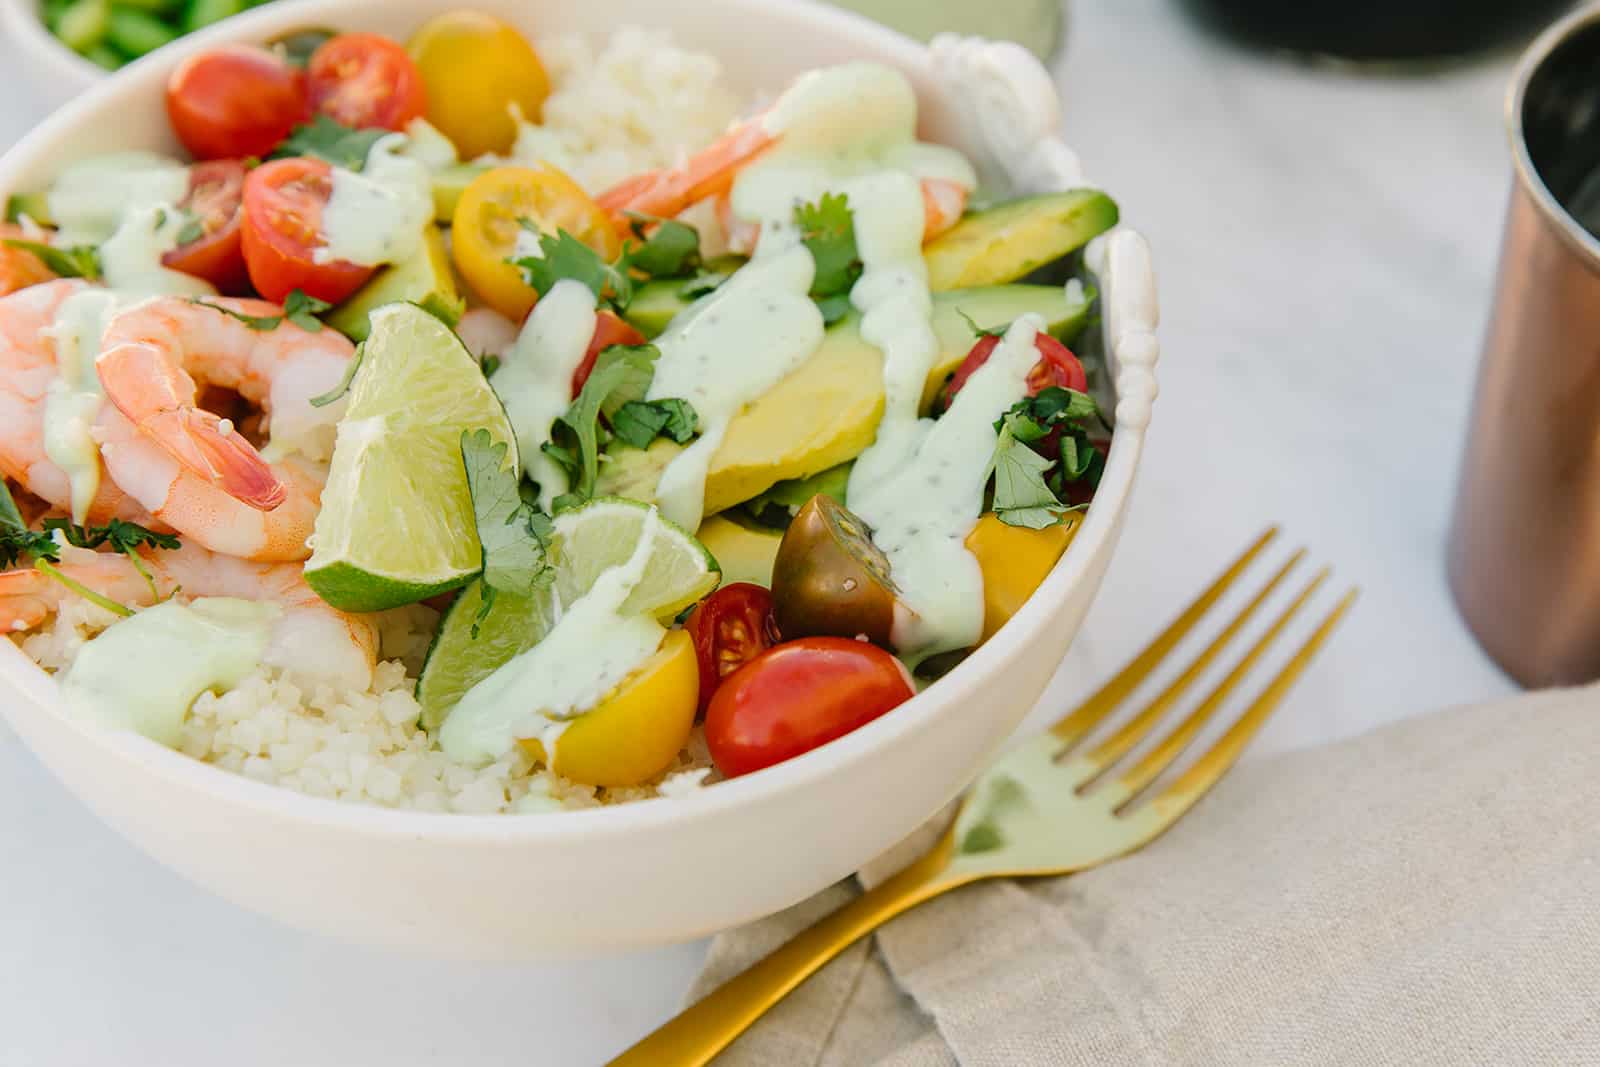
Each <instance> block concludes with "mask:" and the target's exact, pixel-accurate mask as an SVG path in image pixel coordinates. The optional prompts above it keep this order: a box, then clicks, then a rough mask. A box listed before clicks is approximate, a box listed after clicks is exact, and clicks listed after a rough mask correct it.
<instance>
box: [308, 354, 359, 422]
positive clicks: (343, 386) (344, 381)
mask: <svg viewBox="0 0 1600 1067" xmlns="http://www.w3.org/2000/svg"><path fill="white" fill-rule="evenodd" d="M366 354H367V348H366V344H365V343H362V344H359V345H356V351H355V355H353V356H351V357H350V362H349V363H346V364H345V367H344V377H343V378H340V379H339V384H338V385H336V386H334V387H333V388H332V389H329V390H328V391H327V392H326V393H323V394H322V395H321V396H314V397H312V398H311V400H310V404H311V406H312V407H314V408H325V407H327V406H328V405H329V404H332V403H334V402H335V401H337V400H340V399H342V398H343V397H344V395H345V394H346V393H348V392H349V391H350V386H351V383H353V382H354V381H355V380H356V372H357V371H358V370H360V369H361V361H362V359H364V358H365V357H366Z"/></svg>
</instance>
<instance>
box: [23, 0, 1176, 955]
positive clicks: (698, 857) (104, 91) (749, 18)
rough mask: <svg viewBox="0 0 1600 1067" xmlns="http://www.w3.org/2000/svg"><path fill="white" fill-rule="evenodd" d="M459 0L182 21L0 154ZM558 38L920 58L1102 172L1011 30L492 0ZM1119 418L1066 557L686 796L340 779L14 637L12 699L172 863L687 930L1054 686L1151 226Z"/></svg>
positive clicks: (961, 122)
mask: <svg viewBox="0 0 1600 1067" xmlns="http://www.w3.org/2000/svg"><path fill="white" fill-rule="evenodd" d="M458 2H459V0H303V2H298V3H284V4H274V5H271V6H269V7H266V8H263V9H260V10H258V11H257V12H255V13H252V14H250V15H246V16H243V17H240V18H236V19H230V20H228V21H227V22H225V23H223V24H221V25H219V26H216V27H214V28H212V29H210V30H208V31H206V32H204V33H201V34H197V35H195V36H194V37H193V38H192V39H185V40H184V41H183V42H181V43H180V44H178V45H177V46H175V47H173V48H171V49H169V50H167V51H166V52H165V53H164V54H161V55H158V56H154V57H152V58H151V59H149V60H147V61H146V62H143V63H141V64H140V65H138V66H136V67H134V68H131V69H129V70H127V71H125V72H123V73H121V74H119V75H117V76H116V77H114V78H112V79H109V80H108V81H107V82H106V83H104V84H102V85H100V86H98V87H97V88H94V89H92V90H91V91H89V92H88V93H86V94H84V95H83V96H81V97H80V98H78V99H77V100H76V101H74V102H73V103H71V104H69V105H68V106H67V107H66V108H65V109H64V110H62V111H61V112H59V113H58V114H57V115H55V116H54V117H53V118H52V119H51V120H49V121H48V122H47V123H45V124H44V125H43V126H41V127H40V128H39V129H38V130H36V131H35V132H34V133H32V134H31V135H30V136H29V137H28V138H27V139H26V140H24V141H23V142H22V143H21V144H19V145H17V146H16V147H15V148H14V149H13V150H12V151H11V152H10V153H8V154H7V155H6V156H5V157H4V159H3V160H0V193H6V192H10V191H13V190H18V189H30V188H34V187H37V186H40V185H43V184H44V183H46V182H47V181H48V180H49V179H50V177H51V175H52V174H54V173H55V172H56V171H57V170H58V169H59V168H60V167H61V166H62V165H64V164H65V163H67V162H69V161H70V160H72V159H74V158H77V157H81V156H85V155H89V154H91V153H97V152H105V151H108V150H111V149H117V148H129V147H135V146H139V147H148V148H156V149H171V148H174V147H175V146H174V145H173V144H172V140H171V135H170V134H169V133H168V130H167V122H166V116H165V113H164V111H163V108H162V93H161V87H162V83H163V80H164V78H165V77H166V75H167V72H168V71H169V70H170V69H171V68H172V67H173V66H174V65H175V64H177V62H178V61H179V60H180V59H182V58H183V57H184V56H186V55H187V54H189V53H191V52H194V51H197V50H199V49H203V48H206V47H208V46H210V45H213V44H216V43H218V42H220V41H225V40H260V39H265V38H268V37H271V36H274V35H277V34H279V33H282V32H284V31H286V30H289V29H292V28H294V27H297V26H300V25H306V24H310V25H326V26H334V27H340V28H345V29H363V30H378V31H384V32H387V33H390V34H393V35H395V36H397V37H400V38H404V37H405V36H406V35H407V34H409V33H410V31H411V30H412V29H413V28H415V27H416V26H417V25H418V24H419V23H420V22H421V21H422V20H423V19H424V18H425V17H426V16H428V15H430V14H433V13H435V12H438V11H441V10H445V9H448V8H451V7H454V6H457V4H458ZM475 6H477V7H480V8H484V9H487V10H490V11H493V12H496V13H498V14H499V15H501V16H503V17H505V18H507V19H509V20H510V21H512V22H513V23H515V24H517V25H519V26H520V27H521V28H522V29H523V30H525V31H526V32H528V33H529V34H530V35H531V36H533V37H534V38H535V39H537V38H538V37H540V36H546V35H551V34H556V33H564V32H571V31H587V32H592V33H605V32H607V31H608V30H610V29H611V28H613V27H615V26H617V25H620V24H624V23H639V24H645V25H664V26H667V27H670V28H671V29H672V30H673V31H674V32H675V34H676V38H677V40H678V41H679V42H680V43H683V44H686V45H691V46H693V47H696V48H699V49H704V50H707V51H710V52H712V53H714V54H716V55H718V56H720V57H721V58H722V61H723V63H724V64H725V67H726V74H727V77H728V79H729V80H730V82H731V83H732V84H733V85H734V86H735V87H736V88H739V89H742V90H749V91H752V92H754V91H757V90H767V91H771V90H774V89H777V88H779V87H781V86H782V85H783V84H784V83H785V82H786V81H787V79H789V78H790V77H791V76H793V75H795V74H798V73H800V72H801V71H803V70H806V69H809V68H812V67H815V66H818V65H821V64H827V63H835V62H838V61H841V60H845V59H852V58H861V57H870V58H873V59H876V60H880V61H883V62H887V63H891V64H893V65H895V66H896V67H899V68H900V69H902V70H904V71H905V72H906V73H907V74H908V75H909V76H910V77H911V79H912V81H913V82H914V84H915V85H916V88H917V91H918V93H919V95H920V98H921V103H922V115H923V133H924V135H925V136H928V137H931V138H933V139H935V140H938V141H943V142H946V143H949V144H952V145H955V146H957V147H959V148H961V149H963V150H965V151H966V152H967V153H968V154H969V155H971V156H972V157H974V158H975V159H976V160H977V161H978V162H979V164H980V169H981V170H982V172H983V173H984V175H985V178H986V179H987V180H989V181H991V182H994V183H996V184H997V185H1006V186H1010V187H1012V188H1014V189H1017V190H1019V191H1042V190H1045V189H1059V188H1065V187H1070V186H1073V185H1077V184H1082V178H1081V176H1080V175H1079V174H1078V173H1077V161H1076V159H1075V157H1074V156H1073V155H1072V153H1071V152H1070V151H1069V150H1068V149H1067V148H1066V146H1065V145H1064V144H1062V143H1061V141H1060V140H1059V139H1058V125H1059V110H1058V104H1057V100H1056V97H1055V92H1054V88H1053V86H1052V83H1051V81H1050V79H1049V78H1048V76H1047V75H1046V74H1045V72H1044V71H1043V69H1042V68H1040V67H1039V66H1038V64H1037V63H1036V61H1035V60H1034V59H1033V58H1032V57H1031V56H1030V55H1029V54H1028V53H1026V52H1025V51H1023V50H1022V49H1020V48H1018V47H1016V46H1014V45H989V44H984V43H982V42H979V41H976V40H972V39H951V38H946V39H943V40H940V41H938V42H936V43H935V44H934V45H933V47H932V48H931V49H930V48H924V47H923V46H921V45H918V44H915V43H913V42H912V41H910V40H908V39H906V38H903V37H900V36H898V35H896V34H894V33H892V32H890V31H888V30H884V29H882V28H880V27H878V26H876V25H874V24H872V23H869V22H867V21H865V20H862V19H859V18H856V17H853V16H850V15H846V14H842V13H840V12H838V11H835V10H833V9H828V8H823V7H820V6H813V5H810V4H800V3H785V4H776V3H763V2H761V0H697V2H696V3H694V4H663V3H660V2H658V0H594V2H593V3H586V4H574V3H570V2H568V0H475ZM1091 258H1092V260H1093V261H1094V262H1095V263H1096V264H1097V271H1098V274H1099V278H1098V280H1099V282H1100V288H1101V292H1102V295H1103V298H1104V300H1105V304H1106V308H1105V314H1104V330H1105V341H1106V347H1107V349H1108V351H1109V355H1110V362H1111V366H1112V370H1113V373H1112V377H1113V379H1114V384H1115V389H1116V393H1117V404H1116V419H1117V431H1116V435H1115V438H1114V443H1113V445H1112V448H1111V454H1110V457H1109V459H1108V462H1107V466H1106V471H1105V477H1104V480H1103V481H1102V482H1101V485H1100V491H1099V495H1098V496H1097V498H1096V500H1095V503H1094V506H1093V507H1092V508H1091V509H1090V511H1089V513H1088V517H1087V519H1086V521H1085V523H1084V526H1083V528H1082V530H1081V531H1080V532H1079V534H1078V537H1077V539H1076V541H1075V542H1074V543H1073V545H1072V547H1071V549H1070V550H1069V551H1068V552H1067V553H1066V555H1065V556H1064V557H1063V558H1062V560H1061V562H1060V564H1058V565H1057V566H1056V568H1055V569H1054V571H1053V572H1052V573H1051V574H1050V576H1049V577H1048V578H1047V579H1046V581H1045V583H1044V584H1043V585H1042V586H1041V587H1040V589H1039V591H1038V592H1037V593H1036V594H1035V595H1034V596H1033V598H1032V599H1031V600H1029V601H1028V603H1027V605H1026V606H1025V607H1024V608H1023V609H1022V611H1021V612H1020V613H1019V614H1018V615H1017V617H1016V618H1015V619H1014V620H1012V622H1011V623H1009V624H1008V625H1007V626H1006V627H1005V628H1004V629H1003V630H1002V631H1001V632H1000V633H999V634H998V635H997V636H996V637H995V638H994V639H993V640H991V641H989V642H988V643H987V644H986V645H984V646H983V647H981V648H980V649H978V650H977V651H976V652H975V653H974V654H973V655H972V656H970V657H969V658H968V659H967V660H966V661H965V662H964V663H962V664H961V665H959V666H958V667H956V668H955V669H954V670H953V671H951V672H950V673H949V674H948V675H947V676H946V677H945V678H943V679H942V680H941V681H939V682H938V683H937V684H936V685H934V686H932V687H931V688H930V689H928V690H927V691H926V692H924V693H922V694H921V695H919V696H917V697H916V698H915V699H913V700H911V701H909V702H907V703H906V704H904V705H902V706H901V707H900V708H898V709H896V710H895V711H894V712H893V713H891V714H889V715H886V716H883V717H882V718H880V719H878V720H876V721H875V722H872V723H870V724H868V725H867V726H865V727H863V728H861V729H860V730H857V731H856V732H855V733H852V734H850V735H849V736H847V737H844V738H841V739H840V740H838V741H835V742H833V743H832V744H829V745H827V746H825V747H823V748H822V749H820V750H818V751H815V752H812V753H810V754H808V755H806V756H803V757H801V758H799V759H795V760H791V761H789V762H788V763H784V764H781V765H779V766H777V767H774V768H770V769H768V770H765V771H762V772H760V773H757V774H752V775H749V776H747V777H744V778H740V779H737V780H734V781H731V782H726V783H723V784H719V785H716V786H713V787H711V788H708V789H704V790H701V791H699V792H697V793H694V794H692V795H689V796H686V797H679V798H673V799H664V800H652V801H645V802H642V803H636V804H629V805H623V806H619V807H614V808H606V809H595V810H586V811H577V812H565V813H557V814H550V815H531V816H464V815H431V814H413V813H404V812H395V811H389V810H384V809H379V808H374V807H365V806H358V805H349V804H340V803H336V802H333V801H327V800H319V799H314V798H311V797H307V796H302V795H300V794H297V793H294V792H291V791H289V790H286V789H278V788H274V787H271V786H267V785H262V784H259V783H257V782H253V781H250V780H248V779H245V778H242V777H237V776H235V775H231V774H228V773H226V772H224V771H221V770H218V769H216V768H214V767H210V766H207V765H205V764H202V763H198V762H195V761H193V760H191V759H188V758H187V757H185V756H182V755H179V754H178V753H176V752H173V751H171V750H169V749H166V748H163V747H162V746H160V745H157V744H155V743H153V742H151V741H147V740H145V739H144V738H142V737H139V736H136V735H133V734H127V733H112V732H104V731H101V730H98V729H94V728H91V727H88V726H85V725H81V724H79V723H78V722H75V721H74V720H72V719H70V718H68V717H67V715H66V714H65V713H64V712H63V708H62V704H61V701H60V699H59V697H58V695H57V691H56V687H55V685H54V683H53V682H52V681H51V680H50V679H49V678H48V677H47V676H46V675H45V674H44V673H43V672H42V671H40V670H39V669H38V668H36V667H35V666H34V665H33V664H32V663H31V662H30V661H28V660H27V659H26V657H24V656H23V655H22V654H21V653H20V652H19V651H18V650H17V649H16V648H15V647H14V646H13V645H11V644H10V643H9V642H6V641H0V704H3V710H4V713H5V715H6V718H7V719H8V720H9V721H10V723H11V725H12V726H13V727H14V728H15V729H16V731H17V733H18V734H19V735H21V737H22V738H23V739H24V740H25V741H26V742H27V744H28V745H29V746H30V747H31V748H32V749H33V751H34V752H35V753H36V754H37V755H38V756H39V758H40V759H41V760H43V761H44V762H45V763H46V764H47V765H48V766H49V767H50V768H51V769H52V770H53V771H54V772H55V774H56V775H57V776H58V777H59V778H60V779H61V781H62V782H63V783H65V784H66V786H67V787H68V788H69V789H71V790H72V791H73V792H74V793H75V794H77V795H78V796H79V797H80V798H81V799H82V800H83V801H84V802H85V803H87V804H88V805H89V806H90V807H91V808H92V809H94V811H96V812H97V813H98V814H99V815H100V816H101V817H102V818H104V819H105V820H106V821H107V822H109V823H110V824H111V825H113V826H115V827H116V828H117V829H118V830H120V831H121V832H122V833H123V834H125V835H126V836H127V837H128V838H129V839H130V840H132V841H133V842H134V843H135V844H137V845H138V846H139V847H140V848H143V849H144V850H145V851H147V852H148V853H150V854H151V855H152V856H154V857H156V858H157V859H158V860H160V861H161V862H163V863H165V864H167V865H168V866H170V867H172V868H173V869H174V870H176V871H178V872H179V873H181V874H183V875H184V876H186V877H188V878H190V879H192V880H193V881H195V882H196V883H198V884H200V885H203V886H205V887H207V888H209V889H211V890H213V891H215V892H216V893H218V894H220V895H222V896H224V897H227V898H228V899H230V900H233V901H235V902H237V903H238V904H241V905H243V906H245V907H248V908H253V909H255V910H257V911H261V912H264V913H266V914H268V915H272V916H275V917H277V918H279V919H281V920H283V921H285V922H288V923H291V924H294V925H296V926H300V927H304V928H307V929H312V930H318V931H323V932H326V933H329V934H334V935H338V936H341V937H347V938H354V939H359V940H363V941H368V942H377V943H383V944H387V945H391V946H398V947H402V948H407V949H413V950H420V951H424V952H429V953H437V954H445V955H466V956H479V957H488V956H513V957H514V956H523V957H526V956H535V955H579V954H588V953H596V952H604V951H610V950H623V949H629V948H635V947H640V946H645V945H651V944H660V943H666V942H671V941H677V940H683V939H687V938H692V937H696V936H699V935H703V934H707V933H710V932H713V931H716V930H720V929H723V928H725V927H728V926H732V925H734V924H737V923H741V922H745V921H748V920H751V919H754V918H757V917H759V916H762V915H765V914H768V913H770V912H773V911H776V910H778V909H780V908H783V907H786V906H788V905H790V904H793V903H795V902H796V901H798V900H801V899H802V898H804V897H806V896H807V895H809V894H811V893H814V892H816V891H818V890H820V889H822V888H823V887H825V886H826V885H828V884H829V883H831V882H833V881H835V880H837V879H839V878H841V877H843V876H845V875H847V874H849V873H850V872H851V871H853V870H855V869H856V868H858V867H860V866H861V865H862V864H863V863H865V862H866V861H867V860H869V859H871V858H872V857H874V856H876V855H877V854H879V853H880V852H882V851H884V850H885V849H887V848H888V847H890V846H891V845H893V844H895V843H896V842H897V841H899V840H900V839H901V838H902V837H904V836H905V835H906V834H908V833H909V832H910V831H911V830H913V829H914V828H915V827H916V826H917V825H918V824H919V823H921V822H922V821H923V820H925V819H926V818H928V816H929V815H930V814H932V813H933V812H934V811H936V810H937V809H938V808H939V807H940V806H941V805H943V804H944V803H945V802H946V801H948V800H949V799H950V798H951V797H952V796H954V795H955V794H956V792H958V791H959V790H960V789H961V788H962V787H963V786H964V785H965V784H966V783H967V782H968V781H969V780H971V778H972V777H973V776H974V775H975V774H976V773H977V771H978V770H979V769H980V768H981V767H982V766H983V764H984V763H985V761H986V760H987V759H988V758H989V757H990V755H991V754H992V753H993V752H994V751H995V749H996V748H997V747H998V746H999V745H1000V744H1001V742H1002V741H1003V740H1004V739H1005V738H1006V736H1007V735H1008V734H1009V733H1010V732H1011V731H1012V730H1013V729H1014V728H1015V727H1016V725H1017V723H1018V722H1020V721H1021V720H1022V718H1023V716H1024V715H1025V714H1026V713H1027V712H1028V710H1029V708H1030V707H1031V706H1032V705H1033V703H1034V701H1035V700H1037V699H1038V696H1039V694H1040V692H1041V691H1042V690H1043V688H1044V686H1045V683H1046V682H1047V681H1048V680H1049V678H1050V675H1051V673H1052V672H1053V671H1054V669H1055V667H1056V665H1057V664H1058V663H1059V662H1060V660H1061V657H1062V655H1063V654H1064V653H1065V652H1066V649H1067V645H1068V644H1069V643H1070V641H1071V640H1072V636H1073V634H1074V633H1075V632H1076V630H1077V629H1078V626H1079V625H1080V623H1081V622H1082V621H1083V617H1084V613H1085V612H1086V611H1087V610H1088V608H1089V603H1090V601H1091V599H1092V598H1093V596H1094V593H1095V590H1096V589H1097V587H1098V586H1099V583H1100V579H1101V576H1102V574H1103V573H1104V571H1105V568H1106V565H1107V563H1108V562H1109V561H1110V559H1111V552H1112V547H1113V545H1114V544H1115V542H1116V539H1117V535H1118V532H1119V529H1120V526H1121V523H1122V519H1123V515H1124V512H1125V510H1126V507H1127V504H1128V497H1129V492H1130V490H1131V489H1132V487H1133V481H1134V474H1135V471H1136V470H1137V468H1138V465H1139V456H1140V452H1141V450H1142V448H1143V446H1144V437H1145V428H1146V425H1147V423H1148V421H1149V417H1150V410H1151V402H1152V400H1153V399H1154V397H1155V392H1156V383H1155V376H1154V368H1155V363H1156V356H1157V344H1156V340H1155V337H1154V333H1153V331H1154V327H1155V322H1156V305H1155V292H1154V284H1153V280H1152V276H1151V271H1150V263H1149V256H1148V251H1147V248H1146V246H1145V244H1144V241H1143V240H1142V239H1141V238H1140V237H1139V236H1138V235H1137V234H1134V233H1132V232H1131V231H1128V230H1126V229H1124V230H1120V231H1117V232H1115V233H1113V234H1111V235H1108V237H1107V238H1105V239H1103V240H1101V241H1100V242H1098V243H1097V247H1096V248H1095V249H1094V255H1093V256H1092V257H1091Z"/></svg>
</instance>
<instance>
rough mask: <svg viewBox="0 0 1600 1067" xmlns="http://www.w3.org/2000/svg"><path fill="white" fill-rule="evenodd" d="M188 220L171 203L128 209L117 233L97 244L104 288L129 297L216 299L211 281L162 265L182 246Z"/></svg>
mask: <svg viewBox="0 0 1600 1067" xmlns="http://www.w3.org/2000/svg"><path fill="white" fill-rule="evenodd" d="M187 221H188V220H187V216H186V215H185V214H184V213H183V212H182V211H179V210H178V209H177V208H175V207H174V206H173V203H172V202H169V203H147V204H136V205H133V206H130V207H129V208H128V209H127V210H126V211H125V212H124V214H123V217H122V222H121V223H120V224H119V225H118V226H117V229H116V232H115V233H113V234H112V235H111V236H110V237H108V238H106V240H104V241H103V242H101V244H100V271H101V273H102V274H103V275H104V276H105V283H106V286H107V287H108V288H111V289H115V290H117V291H118V292H120V293H124V294H127V295H131V296H191V297H193V296H215V295H216V294H217V290H216V287H215V286H213V285H212V284H211V283H210V282H208V281H206V280H205V279H203V278H197V277H195V276H194V275H193V274H185V273H184V272H183V271H181V270H173V269H172V268H171V267H168V266H164V265H163V264H162V262H161V257H162V256H164V255H166V254H167V253H168V252H171V251H172V250H173V249H175V248H177V247H178V245H179V244H181V243H182V242H181V241H180V240H179V235H180V234H181V233H182V232H183V228H184V226H185V225H186V223H187Z"/></svg>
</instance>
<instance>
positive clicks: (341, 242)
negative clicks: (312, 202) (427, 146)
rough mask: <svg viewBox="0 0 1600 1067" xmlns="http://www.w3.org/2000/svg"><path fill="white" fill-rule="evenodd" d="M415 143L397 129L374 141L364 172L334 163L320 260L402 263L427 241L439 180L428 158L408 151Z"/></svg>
mask: <svg viewBox="0 0 1600 1067" xmlns="http://www.w3.org/2000/svg"><path fill="white" fill-rule="evenodd" d="M412 145H413V143H412V141H411V139H410V138H408V137H407V136H406V135H405V134H403V133H393V134H390V135H388V136H387V137H380V138H379V139H378V140H377V141H375V142H374V143H373V145H372V148H371V149H370V150H369V151H368V152H367V162H366V166H365V167H364V168H363V169H362V170H361V171H360V172H359V173H358V172H356V171H353V170H346V169H345V168H343V167H334V168H333V193H332V194H331V195H330V196H329V197H328V203H327V206H325V207H324V208H323V209H322V233H323V237H324V238H325V239H326V243H325V244H324V245H323V246H322V247H321V248H318V249H317V250H316V252H315V253H313V258H314V259H315V260H316V261H317V262H318V263H331V262H333V261H334V260H345V261H347V262H350V263H359V264H361V265H363V266H375V265H377V264H379V263H399V262H402V261H404V260H406V259H408V258H409V257H411V256H412V255H414V254H415V253H416V251H417V249H418V248H420V247H421V245H422V234H423V228H424V227H426V226H427V225H428V223H429V222H431V221H432V220H433V181H432V178H431V176H430V174H429V169H428V166H427V164H425V163H423V162H422V161H421V160H420V159H418V158H416V157H415V156H412V155H407V154H404V153H405V152H407V151H408V150H413V148H412Z"/></svg>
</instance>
